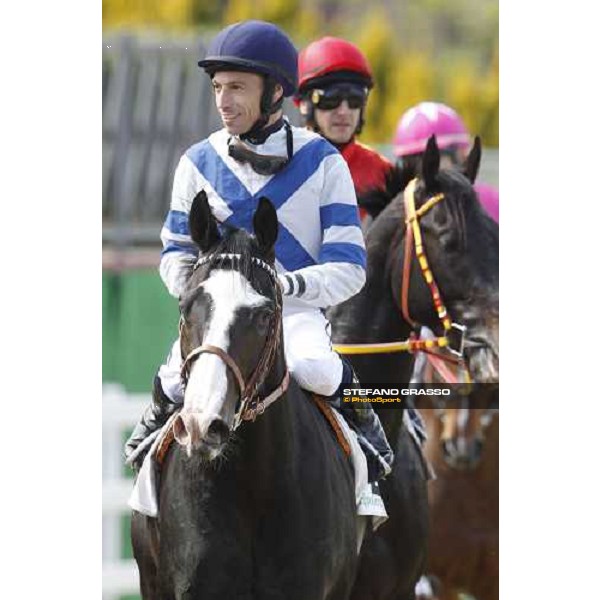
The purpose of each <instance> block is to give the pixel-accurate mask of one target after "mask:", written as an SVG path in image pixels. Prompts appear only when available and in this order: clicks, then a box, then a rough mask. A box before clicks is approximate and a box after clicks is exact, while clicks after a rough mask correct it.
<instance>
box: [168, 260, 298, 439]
mask: <svg viewBox="0 0 600 600" xmlns="http://www.w3.org/2000/svg"><path fill="white" fill-rule="evenodd" d="M215 258H217V259H221V260H222V261H229V262H230V263H231V264H232V266H233V267H234V268H235V263H236V261H237V262H239V261H240V260H241V258H242V255H241V254H218V255H216V256H214V255H211V256H205V257H203V258H200V259H199V260H198V262H196V264H195V265H194V269H193V270H194V271H195V270H196V269H197V268H198V267H200V266H202V265H204V264H206V263H207V262H209V261H212V260H214V259H215ZM250 260H251V262H252V263H253V264H254V265H257V266H258V267H260V268H261V269H263V270H264V271H266V273H267V274H268V275H269V278H270V279H271V282H272V283H273V286H274V288H275V316H274V318H273V319H272V320H271V324H270V326H269V332H268V334H267V339H266V342H265V346H264V348H263V350H262V353H261V355H260V357H259V359H258V364H257V365H256V368H255V369H254V371H253V372H252V373H251V375H250V377H249V379H248V381H244V376H243V375H242V372H241V370H240V368H239V367H238V365H237V364H236V362H235V360H233V358H231V356H230V355H229V354H228V353H227V352H225V350H223V349H222V348H219V347H218V346H212V345H210V344H205V345H202V346H198V347H197V348H194V349H193V350H192V351H191V352H190V353H189V354H188V355H187V356H185V357H184V355H183V349H182V352H181V355H182V357H183V363H182V365H181V377H182V380H183V382H184V385H185V384H187V381H188V378H189V374H190V371H191V368H192V364H193V363H194V361H195V360H196V359H198V357H199V356H200V355H201V354H204V353H208V354H215V355H216V356H218V357H219V358H220V359H221V360H222V361H223V362H224V363H225V365H226V366H227V367H228V368H229V369H230V370H231V372H232V373H233V375H234V377H235V380H236V382H237V385H238V389H239V400H238V402H239V403H240V408H239V410H238V411H237V412H236V414H235V418H234V425H233V429H234V430H235V429H237V427H239V425H240V424H241V422H242V421H254V420H256V417H257V416H258V415H262V414H263V413H264V412H265V410H266V409H267V407H268V406H270V405H271V404H272V403H273V402H275V400H277V399H278V398H281V396H283V395H284V394H285V392H286V391H287V389H288V386H289V383H290V373H289V371H288V370H287V367H286V370H285V375H284V376H283V378H282V380H281V383H280V384H279V385H278V386H277V387H276V388H275V390H273V391H272V392H271V393H270V394H268V395H267V396H265V397H264V398H262V399H261V398H260V397H259V396H258V389H259V388H260V386H261V385H262V384H263V383H264V381H265V379H266V377H267V375H268V374H269V372H270V370H271V368H272V367H273V364H274V362H275V358H276V356H277V349H278V347H279V339H280V337H281V319H282V298H281V289H280V287H279V284H278V280H277V273H276V272H275V270H274V269H273V268H271V267H270V266H269V265H268V264H267V263H266V262H264V261H262V260H260V259H259V258H256V257H250ZM183 327H184V321H183V317H181V318H180V320H179V334H180V336H179V337H180V340H181V333H182V331H183Z"/></svg>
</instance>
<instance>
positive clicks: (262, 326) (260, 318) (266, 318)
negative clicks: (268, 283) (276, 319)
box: [252, 306, 273, 333]
mask: <svg viewBox="0 0 600 600" xmlns="http://www.w3.org/2000/svg"><path fill="white" fill-rule="evenodd" d="M272 318H273V310H272V309H271V308H270V307H268V306H263V307H261V308H259V309H257V310H256V311H255V312H254V314H253V315H252V320H253V321H254V325H255V327H256V329H257V330H259V331H260V332H261V333H266V329H267V328H268V326H269V324H270V323H271V319H272ZM263 330H264V331H263Z"/></svg>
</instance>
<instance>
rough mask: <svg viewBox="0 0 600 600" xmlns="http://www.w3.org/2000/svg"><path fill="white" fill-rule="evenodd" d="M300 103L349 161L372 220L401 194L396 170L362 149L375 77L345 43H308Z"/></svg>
mask: <svg viewBox="0 0 600 600" xmlns="http://www.w3.org/2000/svg"><path fill="white" fill-rule="evenodd" d="M298 77H299V89H298V94H297V95H296V103H297V104H298V107H299V109H300V113H301V114H302V115H303V116H304V118H305V121H306V125H307V127H308V128H309V129H311V130H312V131H315V132H318V133H320V134H321V135H322V136H323V137H324V138H326V139H327V140H328V141H329V142H331V143H332V144H333V145H334V146H335V147H336V148H337V149H338V150H339V151H340V152H341V154H342V156H343V157H344V158H345V159H346V162H347V163H348V166H349V167H350V173H351V175H352V180H353V181H354V187H355V189H356V196H357V199H358V206H359V209H360V214H361V220H363V221H364V219H365V218H366V217H367V215H369V216H370V218H371V219H374V218H375V217H377V215H378V214H379V213H380V212H381V211H382V210H383V209H384V208H385V206H386V205H387V204H388V203H389V201H390V200H391V199H392V198H393V197H394V196H395V195H396V194H397V193H398V191H399V181H398V178H397V172H396V169H395V168H394V165H393V164H392V163H391V162H390V161H389V160H388V159H387V158H385V157H384V156H382V155H381V154H379V153H378V152H376V151H375V150H373V149H372V148H369V147H368V146H366V145H364V144H361V143H360V142H358V141H357V140H356V136H357V135H358V134H359V133H360V132H361V130H362V128H363V126H364V124H365V109H366V105H367V100H368V97H369V91H370V90H371V88H372V87H373V84H374V81H373V72H372V70H371V67H370V66H369V63H368V62H367V59H366V58H365V56H364V55H363V53H362V52H361V51H360V50H359V49H358V48H357V47H356V46H355V45H354V44H351V43H350V42H348V41H346V40H342V39H339V38H334V37H324V38H322V39H320V40H316V41H315V42H312V43H311V44H309V45H308V46H307V47H306V48H305V49H304V50H302V52H301V53H300V57H299V62H298Z"/></svg>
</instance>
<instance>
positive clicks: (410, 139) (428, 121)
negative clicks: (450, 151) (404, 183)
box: [394, 102, 471, 156]
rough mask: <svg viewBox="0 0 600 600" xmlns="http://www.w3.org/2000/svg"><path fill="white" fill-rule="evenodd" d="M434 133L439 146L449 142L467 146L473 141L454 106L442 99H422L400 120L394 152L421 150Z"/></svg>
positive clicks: (407, 152)
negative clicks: (444, 102)
mask: <svg viewBox="0 0 600 600" xmlns="http://www.w3.org/2000/svg"><path fill="white" fill-rule="evenodd" d="M432 135H435V137H436V140H437V144H438V148H439V149H440V150H443V149H445V148H448V147H450V146H458V147H463V148H465V149H466V148H468V147H469V145H470V143H471V140H470V136H469V132H468V131H467V128H466V127H465V124H464V123H463V120H462V119H461V118H460V116H459V115H458V114H457V112H456V111H455V110H454V109H452V108H450V107H449V106H446V105H445V104H442V103H440V102H421V103H420V104H417V105H416V106H413V107H412V108H409V109H408V110H407V111H406V112H405V113H404V114H403V115H402V117H401V118H400V121H398V126H397V128H396V134H395V135H394V154H395V155H396V156H407V155H409V154H420V153H421V152H423V151H424V150H425V146H426V145H427V140H428V139H429V138H430V137H431V136H432Z"/></svg>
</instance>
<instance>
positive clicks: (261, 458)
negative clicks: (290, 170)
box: [132, 192, 357, 600]
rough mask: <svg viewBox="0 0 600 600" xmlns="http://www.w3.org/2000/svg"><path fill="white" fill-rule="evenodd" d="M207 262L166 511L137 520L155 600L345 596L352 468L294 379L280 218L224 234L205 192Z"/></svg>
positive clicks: (196, 208)
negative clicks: (279, 253)
mask: <svg viewBox="0 0 600 600" xmlns="http://www.w3.org/2000/svg"><path fill="white" fill-rule="evenodd" d="M189 222H190V231H191V233H192V238H193V239H194V241H195V242H196V243H197V244H198V246H199V248H200V250H201V252H202V256H204V258H202V259H201V260H199V261H198V263H197V265H196V267H195V269H194V271H193V273H192V275H191V276H190V278H189V281H188V284H187V286H186V291H185V293H184V294H183V295H182V297H181V299H180V308H181V316H182V319H181V343H182V356H184V357H185V361H184V366H183V373H184V376H185V378H187V386H186V392H185V400H184V407H183V410H182V412H181V413H180V414H179V416H178V417H177V418H176V420H175V421H174V434H175V439H176V443H173V444H172V445H171V447H170V449H169V451H168V453H167V455H166V459H165V462H164V463H163V466H162V470H161V481H160V497H159V500H160V502H159V516H158V518H157V519H151V518H148V517H145V516H143V515H141V514H139V513H136V512H134V514H133V517H132V542H133V548H134V555H135V558H136V561H137V563H138V566H139V571H140V580H141V590H142V596H143V598H144V600H200V599H201V600H276V599H280V600H344V599H346V598H348V597H349V594H350V591H351V588H352V583H353V580H354V574H355V571H356V563H357V519H356V504H355V491H354V477H353V472H352V466H351V464H350V462H349V460H348V459H347V457H346V455H345V454H344V453H343V451H342V449H341V447H340V446H339V444H338V443H337V442H336V440H335V439H334V437H333V435H332V433H331V431H330V429H329V426H328V424H327V422H326V421H325V419H324V418H323V417H322V415H321V414H320V412H319V411H318V409H317V407H316V406H315V404H314V403H313V402H312V401H311V400H310V399H309V398H308V396H307V395H306V394H305V393H304V392H303V391H302V390H300V388H299V387H298V386H297V384H296V383H295V382H294V381H293V380H292V379H291V378H289V375H288V371H287V367H286V364H285V360H284V353H283V339H282V332H281V318H282V315H281V311H282V306H281V292H280V289H279V286H278V285H277V276H276V274H275V272H274V270H273V264H274V251H273V246H274V243H275V241H276V238H277V232H278V223H277V216H276V213H275V210H274V208H273V206H272V205H271V203H270V202H269V201H268V200H266V199H264V198H263V199H261V200H260V202H259V204H258V208H257V210H256V212H255V213H254V219H253V226H254V235H250V234H248V233H246V232H245V231H242V230H235V231H231V232H228V233H227V234H225V235H224V236H223V237H221V236H220V233H219V231H218V228H217V224H216V221H215V219H214V217H213V215H212V213H211V210H210V207H209V205H208V202H207V199H206V196H205V194H204V193H202V192H201V193H200V194H199V195H198V196H197V197H196V198H195V200H194V203H193V205H192V210H191V212H190V218H189Z"/></svg>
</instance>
